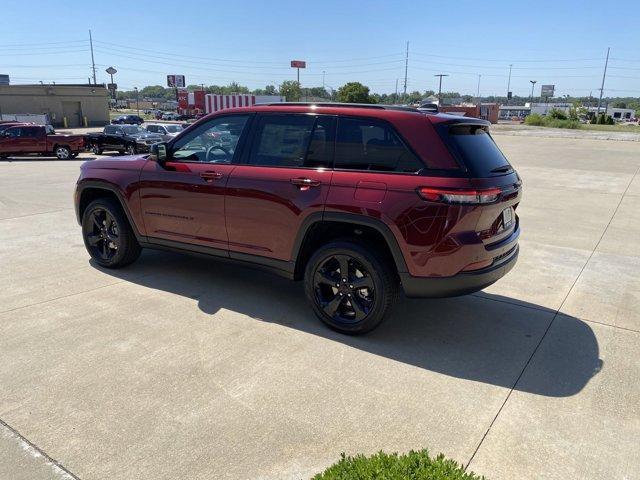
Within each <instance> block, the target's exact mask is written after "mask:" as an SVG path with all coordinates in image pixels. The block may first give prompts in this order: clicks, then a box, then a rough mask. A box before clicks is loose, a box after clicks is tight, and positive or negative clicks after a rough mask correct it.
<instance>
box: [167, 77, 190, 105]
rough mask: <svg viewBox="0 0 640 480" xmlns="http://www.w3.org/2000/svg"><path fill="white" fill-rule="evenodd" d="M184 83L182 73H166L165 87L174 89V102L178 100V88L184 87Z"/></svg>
mask: <svg viewBox="0 0 640 480" xmlns="http://www.w3.org/2000/svg"><path fill="white" fill-rule="evenodd" d="M185 85H186V84H185V80H184V75H167V87H169V88H173V89H174V90H175V93H176V102H177V101H178V88H184V86H185Z"/></svg>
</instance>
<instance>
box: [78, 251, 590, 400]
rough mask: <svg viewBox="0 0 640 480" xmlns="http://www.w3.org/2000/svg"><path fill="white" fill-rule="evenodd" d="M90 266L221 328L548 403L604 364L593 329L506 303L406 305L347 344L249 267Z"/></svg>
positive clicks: (487, 299)
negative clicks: (177, 302) (276, 332)
mask: <svg viewBox="0 0 640 480" xmlns="http://www.w3.org/2000/svg"><path fill="white" fill-rule="evenodd" d="M91 263H92V265H93V266H94V267H95V268H98V269H100V270H101V271H103V272H105V273H108V274H110V275H112V276H114V277H117V278H121V279H124V280H126V281H129V282H132V283H135V284H138V285H142V286H144V287H148V288H152V289H157V290H160V291H164V292H169V293H172V294H175V295H181V296H183V297H188V298H192V299H194V300H196V301H197V302H198V307H199V308H200V310H201V311H202V312H204V313H205V314H208V315H212V317H211V319H212V321H215V322H224V321H228V320H225V319H224V318H223V317H221V316H216V317H213V314H215V313H217V312H219V311H220V310H221V309H225V310H231V311H234V312H237V313H240V314H242V315H246V316H248V317H251V318H253V319H255V320H256V321H262V322H270V323H274V324H278V325H282V326H284V327H287V328H292V329H297V330H299V331H302V332H305V333H308V334H312V335H317V336H321V337H324V338H327V339H330V340H332V341H336V342H340V343H343V344H345V345H348V346H350V347H352V348H357V349H360V350H363V351H366V352H369V353H372V354H375V355H379V356H383V357H386V358H389V359H391V360H394V361H398V362H403V363H406V364H409V365H413V366H415V367H418V368H423V369H427V370H430V371H433V372H437V373H441V374H444V375H449V376H452V377H457V378H462V379H468V380H472V381H476V382H483V383H487V384H491V385H496V386H501V387H506V388H515V389H516V390H520V391H524V392H530V393H535V394H538V395H543V396H550V397H566V396H571V395H575V394H576V393H578V392H579V391H580V390H582V389H583V388H584V386H585V385H586V384H587V383H588V382H589V380H590V379H591V378H592V377H593V376H594V375H596V374H597V373H598V372H599V371H600V370H601V368H602V365H603V362H602V360H601V359H600V358H599V348H598V342H597V340H596V337H595V335H594V333H593V331H592V330H591V328H590V327H589V325H588V324H587V323H585V322H583V321H581V320H579V319H577V318H574V317H570V316H566V315H562V314H561V315H556V312H555V310H551V309H548V308H544V307H541V306H539V305H534V304H531V303H527V302H524V301H521V300H518V299H513V298H510V297H505V296H501V295H494V294H487V293H482V294H475V295H467V296H463V297H455V298H448V299H407V298H404V297H403V296H401V297H400V299H399V301H398V303H397V305H396V306H395V308H394V310H393V312H392V314H391V316H390V317H389V318H387V319H386V320H385V321H384V322H383V323H382V324H381V325H380V327H378V328H377V329H376V330H374V331H373V332H370V333H369V334H367V335H363V336H348V335H343V334H340V333H337V332H334V331H332V330H330V329H329V328H327V327H326V326H325V325H324V324H323V323H322V322H321V321H320V320H318V319H317V318H316V317H315V315H314V314H313V312H312V310H311V308H310V307H309V305H307V302H306V299H305V297H304V291H303V286H302V282H292V281H289V280H287V279H284V278H281V277H278V276H276V275H273V274H270V273H268V272H263V271H260V270H257V269H254V268H251V267H245V266H243V265H239V264H234V263H228V262H221V261H217V260H215V259H211V258H207V257H201V256H195V255H180V254H175V253H169V252H153V251H147V250H145V251H144V252H143V254H142V256H141V257H140V259H139V260H138V261H137V262H135V263H134V264H132V265H130V266H129V267H127V268H125V269H121V270H108V269H103V268H101V267H98V266H97V265H96V264H95V263H93V262H91ZM502 281H505V282H508V277H506V278H505V279H504V280H502ZM178 321H179V319H178V318H177V319H176V322H178ZM551 322H553V326H552V327H551V328H549V326H550V324H551ZM178 327H179V325H178V324H176V328H178ZM543 336H544V341H543V342H542V343H541V342H540V341H541V339H542V338H543ZM534 352H536V353H535V355H533V354H534ZM532 355H533V357H532ZM527 365H528V368H527V369H526V372H525V373H524V374H523V375H521V373H522V372H523V370H524V369H525V366H527ZM516 382H517V383H516ZM514 383H515V386H514Z"/></svg>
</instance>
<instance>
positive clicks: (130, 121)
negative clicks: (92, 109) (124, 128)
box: [111, 115, 144, 125]
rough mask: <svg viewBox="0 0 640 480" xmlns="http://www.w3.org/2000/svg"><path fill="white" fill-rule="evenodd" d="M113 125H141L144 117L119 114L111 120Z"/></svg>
mask: <svg viewBox="0 0 640 480" xmlns="http://www.w3.org/2000/svg"><path fill="white" fill-rule="evenodd" d="M111 123H113V124H114V125H142V124H143V123H144V118H142V117H139V116H138V115H120V116H119V117H116V118H114V119H113V120H111Z"/></svg>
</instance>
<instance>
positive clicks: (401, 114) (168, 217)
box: [75, 104, 522, 333]
mask: <svg viewBox="0 0 640 480" xmlns="http://www.w3.org/2000/svg"><path fill="white" fill-rule="evenodd" d="M221 126H222V129H223V131H228V132H229V133H230V135H231V138H232V141H231V142H230V143H229V144H226V145H211V144H210V143H209V139H210V137H211V133H212V132H217V131H219V129H220V128H221ZM489 126H490V124H489V122H487V121H484V120H479V119H475V118H469V117H458V116H454V115H446V114H427V113H422V112H419V111H418V110H417V109H413V108H406V107H404V108H403V107H387V106H381V105H368V106H358V105H348V104H316V105H304V104H274V105H260V106H253V107H244V108H241V109H240V108H239V109H229V110H224V111H221V112H218V113H216V114H213V115H210V116H208V117H205V118H204V119H202V120H200V121H199V122H198V123H197V124H196V125H195V126H194V127H192V128H190V129H189V130H186V131H185V132H183V133H181V134H180V135H178V136H177V137H176V138H174V139H173V140H171V141H170V142H167V143H159V144H156V145H153V146H152V147H151V154H150V155H148V156H133V157H130V158H129V159H127V160H126V161H122V160H120V159H101V160H97V161H93V162H87V163H85V164H83V165H82V168H81V173H80V178H79V180H78V183H77V188H76V193H75V208H76V213H77V218H78V222H79V223H80V224H81V225H82V234H83V238H84V243H85V246H86V248H87V251H88V252H89V255H90V256H91V257H92V258H93V259H94V260H95V262H96V263H97V264H98V265H101V266H104V267H107V268H119V267H123V266H125V265H127V264H129V263H131V262H133V261H134V260H136V258H137V257H138V255H139V254H140V250H141V248H145V247H148V248H163V249H167V248H168V249H175V250H177V251H194V252H199V253H205V254H209V255H213V256H219V257H222V258H225V259H234V260H238V261H241V262H243V264H247V263H253V264H255V265H258V266H261V267H264V268H267V269H270V270H272V271H274V272H276V273H279V274H281V275H284V276H285V277H287V278H290V279H293V280H301V281H303V282H304V290H305V294H306V296H307V298H308V301H309V303H310V305H311V309H312V310H313V312H314V313H315V314H316V315H317V316H318V317H319V318H320V319H321V320H322V321H323V322H325V323H326V324H327V325H328V326H330V327H331V328H333V329H336V330H338V331H341V332H345V333H362V332H366V331H369V330H371V329H373V328H375V327H376V326H377V325H378V324H379V323H380V322H381V321H382V320H383V319H384V318H385V317H386V316H387V315H388V313H389V311H390V309H391V307H392V305H393V303H394V299H395V298H396V294H397V292H398V290H399V288H402V289H403V290H404V293H405V295H406V296H408V297H444V296H454V295H462V294H468V293H472V292H475V291H478V290H480V289H482V288H485V287H486V286H488V285H490V284H492V283H494V282H495V281H497V280H498V279H500V278H501V277H502V276H504V275H505V274H506V273H507V272H508V271H509V270H511V268H512V267H513V266H514V264H515V263H516V259H517V257H518V249H519V247H518V238H519V235H520V226H519V220H518V216H517V214H516V209H517V207H518V204H519V202H520V200H521V198H522V187H521V181H520V178H519V176H518V174H517V173H516V172H515V170H514V169H513V167H512V166H511V165H510V164H509V162H508V161H507V159H506V158H505V156H504V155H503V154H502V152H501V151H500V149H499V148H498V147H497V146H496V144H495V142H494V141H493V139H492V138H491V135H490V134H489ZM204 205H206V208H204V207H203V206H204ZM246 296H247V298H246V299H245V300H246V301H247V302H251V299H250V296H251V290H250V289H249V290H247V292H246Z"/></svg>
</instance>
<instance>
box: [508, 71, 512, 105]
mask: <svg viewBox="0 0 640 480" xmlns="http://www.w3.org/2000/svg"><path fill="white" fill-rule="evenodd" d="M511 67H513V65H512V64H509V81H508V82H507V105H509V92H510V91H511Z"/></svg>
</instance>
